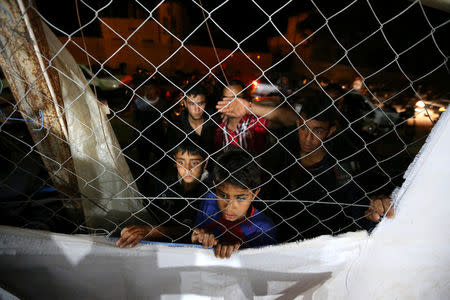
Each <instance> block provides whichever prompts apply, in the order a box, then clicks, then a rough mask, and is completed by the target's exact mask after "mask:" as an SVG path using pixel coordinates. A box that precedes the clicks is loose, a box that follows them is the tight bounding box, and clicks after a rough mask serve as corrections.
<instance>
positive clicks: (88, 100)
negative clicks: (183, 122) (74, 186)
mask: <svg viewBox="0 0 450 300" xmlns="http://www.w3.org/2000/svg"><path fill="white" fill-rule="evenodd" d="M42 26H43V28H44V32H45V35H46V38H47V42H48V45H49V52H50V54H51V55H52V57H54V59H53V60H52V66H53V67H54V68H55V69H56V70H58V73H59V75H60V76H59V79H60V83H61V91H62V97H63V100H64V112H65V117H66V121H67V132H68V142H69V145H70V151H71V153H72V159H73V162H74V166H75V171H76V176H77V179H78V187H79V190H80V192H81V194H82V195H83V197H84V198H86V199H83V200H82V206H83V212H84V215H85V218H86V224H87V226H89V227H91V228H103V229H105V228H106V229H107V230H112V229H114V228H115V226H116V225H115V224H121V223H122V222H124V221H127V220H129V221H130V217H132V213H134V216H138V217H139V218H141V219H144V220H145V221H147V222H148V221H150V220H149V219H148V217H149V216H148V214H147V213H146V211H145V209H144V207H143V205H142V202H141V200H131V199H128V200H126V201H124V200H123V199H116V200H111V198H133V197H140V196H142V194H140V193H139V192H138V189H137V187H136V184H135V183H134V179H133V177H132V175H131V172H130V169H129V167H128V164H127V163H126V161H125V158H124V157H123V155H122V152H121V148H120V145H119V142H118V141H117V138H116V136H115V134H114V131H113V129H112V127H111V124H110V122H109V120H108V119H107V117H106V114H105V111H104V106H103V104H101V103H100V102H99V101H97V98H96V97H95V95H94V93H93V92H92V90H91V89H90V88H89V85H88V82H87V80H86V78H85V77H84V75H83V73H82V71H81V70H80V68H79V67H78V65H77V63H76V62H75V60H74V58H73V57H72V55H71V54H70V53H69V52H68V51H67V49H66V48H64V47H63V45H62V44H61V42H60V41H59V40H58V38H57V37H56V36H55V35H54V34H53V33H52V31H51V30H50V29H49V28H48V26H47V25H46V24H45V23H42ZM88 199H89V200H88ZM133 221H134V222H137V221H138V220H137V219H136V218H133Z"/></svg>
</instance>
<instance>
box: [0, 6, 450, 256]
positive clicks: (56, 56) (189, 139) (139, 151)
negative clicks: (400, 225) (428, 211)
mask: <svg viewBox="0 0 450 300" xmlns="http://www.w3.org/2000/svg"><path fill="white" fill-rule="evenodd" d="M206 2H207V1H205V3H202V2H201V1H192V2H186V3H185V2H177V1H162V2H155V1H149V2H140V1H135V2H133V1H124V2H113V3H104V4H102V3H99V2H95V3H90V2H85V1H75V2H74V3H70V4H61V3H58V4H57V5H55V7H48V6H47V4H46V3H44V2H42V1H36V3H35V2H33V1H23V0H19V1H17V2H16V1H4V3H3V4H2V5H1V12H0V13H1V14H0V18H1V22H2V24H3V25H4V26H2V34H1V36H0V38H1V52H0V53H1V56H0V57H1V59H0V63H1V66H2V71H3V76H2V84H1V95H0V97H1V98H0V109H1V110H0V138H1V143H0V149H1V152H0V160H1V166H2V168H1V170H0V174H1V176H0V198H1V200H0V211H1V218H0V219H1V222H2V224H5V225H12V226H18V227H26V228H38V229H44V230H50V231H56V232H64V233H90V234H102V235H107V236H113V237H120V235H121V231H122V239H121V241H122V245H125V244H134V243H137V242H139V241H140V240H141V239H150V240H162V241H168V242H191V239H192V240H193V241H194V242H198V231H197V230H195V229H196V228H197V229H203V230H204V231H206V232H208V233H213V234H214V238H215V239H216V240H217V241H218V242H219V243H238V244H242V245H243V247H254V246H262V245H267V244H275V243H281V242H286V241H295V240H300V239H306V238H311V237H315V236H319V235H324V234H331V235H336V234H339V233H342V232H346V231H354V230H369V231H370V230H371V229H372V228H373V227H374V226H375V225H376V223H375V222H373V221H374V219H375V217H374V215H373V214H372V212H373V210H371V209H370V205H371V203H372V202H373V199H375V198H377V197H378V198H379V197H380V195H384V196H383V197H384V199H385V202H386V201H387V202H386V203H389V204H388V205H387V206H385V207H384V208H385V210H384V211H382V212H380V214H381V215H383V214H385V213H387V210H390V209H392V207H393V206H395V203H392V201H391V202H390V201H389V194H390V193H391V192H392V191H393V190H394V189H395V188H396V187H397V186H399V185H401V184H402V180H403V174H404V172H405V170H406V168H407V167H408V165H409V163H410V162H411V161H412V160H413V159H414V157H415V155H416V154H417V153H418V151H419V150H420V147H421V146H422V144H423V142H424V140H425V138H426V136H427V135H428V133H429V132H430V130H431V128H432V127H433V125H434V123H435V122H436V121H437V120H438V119H439V116H440V115H441V114H442V112H444V111H445V110H446V107H447V105H448V101H449V100H448V82H449V81H448V80H449V69H448V56H449V44H448V39H447V38H446V35H445V32H448V29H449V26H450V19H449V15H448V13H446V12H443V11H439V10H436V9H432V8H429V7H426V6H424V5H423V4H422V3H421V2H420V1H415V2H409V1H403V2H401V3H395V4H394V3H387V2H383V3H384V4H383V5H380V3H378V2H377V3H372V1H354V2H345V3H344V2H338V3H330V2H328V1H309V2H307V3H302V4H300V3H297V2H294V1H287V2H285V3H281V4H280V3H275V2H273V3H270V4H269V3H267V4H261V3H259V2H257V1H246V2H242V1H224V2H223V3H220V4H217V5H216V4H211V3H209V2H208V3H206ZM394 12H395V13H394ZM74 22H75V23H74ZM74 24H76V26H74ZM129 226H134V227H129ZM124 229H127V230H124ZM137 229H139V230H137Z"/></svg>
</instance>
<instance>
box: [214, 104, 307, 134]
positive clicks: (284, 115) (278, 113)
mask: <svg viewBox="0 0 450 300" xmlns="http://www.w3.org/2000/svg"><path fill="white" fill-rule="evenodd" d="M216 108H217V110H218V111H220V112H222V113H223V114H224V115H226V116H229V117H234V118H242V117H243V116H245V115H248V114H253V115H256V116H258V117H261V116H264V118H266V119H267V120H269V121H270V124H271V125H270V127H279V126H291V125H295V122H296V121H297V119H298V118H299V117H298V115H297V113H296V112H295V111H294V110H292V109H289V108H286V107H277V108H275V107H273V106H270V105H264V104H261V103H254V102H249V101H247V100H245V99H243V98H235V99H234V100H231V101H227V100H220V101H219V102H217V106H216Z"/></svg>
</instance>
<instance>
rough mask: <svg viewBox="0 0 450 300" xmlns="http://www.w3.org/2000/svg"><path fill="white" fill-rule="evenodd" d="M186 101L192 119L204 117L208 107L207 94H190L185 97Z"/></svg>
mask: <svg viewBox="0 0 450 300" xmlns="http://www.w3.org/2000/svg"><path fill="white" fill-rule="evenodd" d="M184 103H185V106H186V109H187V111H188V114H189V116H190V117H191V119H193V120H200V119H202V118H203V113H204V111H205V108H206V97H205V95H201V94H199V95H197V96H193V95H188V97H186V99H184Z"/></svg>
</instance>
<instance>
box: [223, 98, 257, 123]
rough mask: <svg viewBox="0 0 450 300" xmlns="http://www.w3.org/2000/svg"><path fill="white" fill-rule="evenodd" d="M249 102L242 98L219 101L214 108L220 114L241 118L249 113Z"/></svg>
mask: <svg viewBox="0 0 450 300" xmlns="http://www.w3.org/2000/svg"><path fill="white" fill-rule="evenodd" d="M249 107H250V102H248V101H247V100H245V99H243V98H236V99H233V100H220V101H219V102H217V105H216V108H217V110H218V111H220V112H221V113H222V114H224V115H226V116H228V117H232V118H242V117H243V116H245V115H247V114H248V113H250V109H249Z"/></svg>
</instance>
